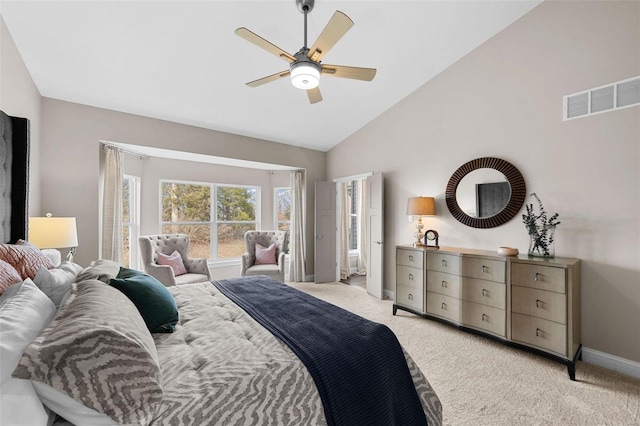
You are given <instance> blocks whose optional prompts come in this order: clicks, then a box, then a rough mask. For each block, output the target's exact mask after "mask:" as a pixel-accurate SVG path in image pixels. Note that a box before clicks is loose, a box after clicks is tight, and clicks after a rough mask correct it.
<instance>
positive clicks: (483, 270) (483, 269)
mask: <svg viewBox="0 0 640 426" xmlns="http://www.w3.org/2000/svg"><path fill="white" fill-rule="evenodd" d="M488 269H489V268H487V267H486V266H484V265H482V273H483V274H486V273H487V271H488Z"/></svg>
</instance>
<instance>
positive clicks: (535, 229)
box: [522, 192, 561, 257]
mask: <svg viewBox="0 0 640 426" xmlns="http://www.w3.org/2000/svg"><path fill="white" fill-rule="evenodd" d="M531 197H534V198H535V199H536V200H537V201H538V211H539V214H535V212H534V211H533V203H531V204H527V205H526V208H527V214H523V215H522V222H523V223H524V226H525V228H527V232H528V233H529V256H535V257H554V256H555V245H554V242H555V240H554V237H555V232H556V226H558V225H560V223H561V222H559V221H558V213H555V214H554V215H552V216H551V217H549V216H548V215H547V212H546V210H545V209H544V206H543V205H542V201H540V198H539V197H538V195H537V194H536V193H535V192H534V193H532V194H531Z"/></svg>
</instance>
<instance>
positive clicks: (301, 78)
mask: <svg viewBox="0 0 640 426" xmlns="http://www.w3.org/2000/svg"><path fill="white" fill-rule="evenodd" d="M290 71H291V72H290V73H291V84H293V86H294V87H296V88H298V89H302V90H309V89H315V88H316V87H318V85H319V84H320V67H319V66H318V65H316V64H314V63H313V62H309V61H302V62H297V63H293V64H291V70H290Z"/></svg>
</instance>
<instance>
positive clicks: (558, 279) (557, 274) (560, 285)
mask: <svg viewBox="0 0 640 426" xmlns="http://www.w3.org/2000/svg"><path fill="white" fill-rule="evenodd" d="M511 285H519V286H522V287H531V288H538V289H541V290H548V291H555V292H556V293H566V292H567V290H566V287H567V286H566V280H565V270H564V268H554V267H553V266H543V265H530V264H527V263H515V262H514V263H512V264H511Z"/></svg>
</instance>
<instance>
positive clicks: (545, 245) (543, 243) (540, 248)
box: [529, 226, 556, 257]
mask: <svg viewBox="0 0 640 426" xmlns="http://www.w3.org/2000/svg"><path fill="white" fill-rule="evenodd" d="M555 233H556V227H555V226H543V227H541V228H539V230H537V231H536V232H533V233H530V234H529V256H534V257H555V254H556V251H555V250H556V249H555V244H554V242H555V239H554V237H555Z"/></svg>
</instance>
